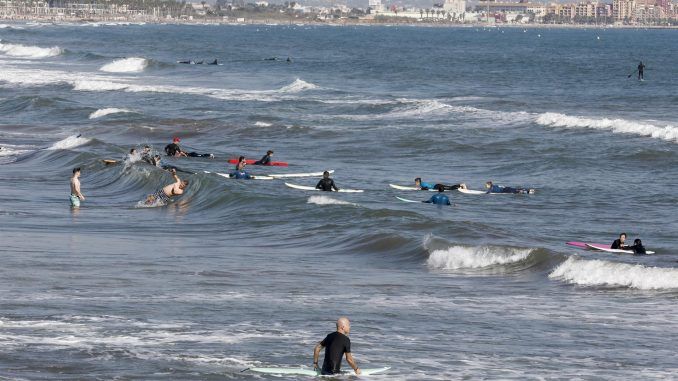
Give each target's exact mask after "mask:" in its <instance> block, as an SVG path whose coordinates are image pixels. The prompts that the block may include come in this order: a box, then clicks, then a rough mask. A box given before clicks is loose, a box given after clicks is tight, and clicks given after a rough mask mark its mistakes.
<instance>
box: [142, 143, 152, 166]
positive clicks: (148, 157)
mask: <svg viewBox="0 0 678 381" xmlns="http://www.w3.org/2000/svg"><path fill="white" fill-rule="evenodd" d="M141 160H143V161H145V162H146V163H148V164H151V165H155V163H154V162H153V156H152V154H151V146H149V145H145V146H144V149H143V150H142V151H141Z"/></svg>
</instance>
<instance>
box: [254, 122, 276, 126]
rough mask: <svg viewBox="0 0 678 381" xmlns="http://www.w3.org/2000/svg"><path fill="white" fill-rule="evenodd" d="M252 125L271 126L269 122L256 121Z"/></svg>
mask: <svg viewBox="0 0 678 381" xmlns="http://www.w3.org/2000/svg"><path fill="white" fill-rule="evenodd" d="M254 125H255V126H257V127H271V126H272V124H271V123H266V122H256V123H254Z"/></svg>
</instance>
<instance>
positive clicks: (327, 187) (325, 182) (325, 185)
mask: <svg viewBox="0 0 678 381" xmlns="http://www.w3.org/2000/svg"><path fill="white" fill-rule="evenodd" d="M315 189H320V190H321V191H324V192H332V190H335V191H336V192H339V188H337V186H336V185H335V184H334V180H332V179H331V178H330V173H329V172H327V171H325V172H323V178H322V179H320V181H318V184H317V185H316V186H315Z"/></svg>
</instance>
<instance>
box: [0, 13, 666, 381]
mask: <svg viewBox="0 0 678 381" xmlns="http://www.w3.org/2000/svg"><path fill="white" fill-rule="evenodd" d="M0 39H1V41H0V146H2V147H3V148H2V150H0V181H1V183H2V186H1V190H2V191H1V192H0V200H1V201H0V239H1V241H2V242H1V243H2V244H1V245H0V348H1V350H0V378H3V379H12V380H14V379H16V380H42V379H59V380H76V379H78V380H79V379H100V380H111V379H125V380H132V379H133V380H167V379H175V380H211V379H214V380H217V379H219V380H221V379H238V380H240V379H242V380H260V379H280V378H279V377H273V376H262V375H256V374H252V373H250V372H242V373H241V371H242V370H243V369H245V368H248V367H252V366H285V367H294V366H310V365H311V362H312V351H313V346H314V344H315V343H316V342H317V341H318V340H320V339H322V338H323V337H324V335H325V334H327V333H328V332H330V331H332V330H333V328H334V327H333V321H334V320H335V319H336V318H337V317H338V316H341V315H346V316H348V317H349V318H350V319H351V321H352V332H351V338H352V341H353V352H354V356H355V358H356V360H357V362H358V364H359V365H360V366H361V367H363V368H366V367H380V366H391V367H392V369H391V370H390V371H389V372H388V373H387V374H385V375H382V376H375V377H374V379H383V380H451V379H492V380H495V379H502V380H506V379H513V380H531V379H582V380H620V379H628V380H631V379H633V380H641V379H642V380H650V379H663V380H666V379H676V377H677V376H676V374H678V362H677V361H676V357H675V352H676V349H678V346H677V344H676V343H677V342H678V320H677V319H676V314H677V313H678V306H677V302H678V255H677V254H678V251H677V250H676V247H678V238H677V237H676V231H677V230H678V224H677V223H676V213H675V212H676V205H677V202H678V196H676V193H675V188H676V178H677V177H678V169H677V168H678V153H677V150H676V148H677V147H678V111H677V110H678V107H676V106H678V96H677V95H676V92H675V89H676V88H677V86H678V66H676V65H675V63H676V61H677V60H678V53H677V52H678V38H676V31H673V30H641V29H637V30H611V29H586V30H585V29H578V30H559V29H553V30H551V29H529V30H523V29H518V28H515V29H506V28H492V29H483V28H417V27H323V26H298V25H268V26H206V25H205V26H201V25H192V26H173V25H127V24H125V25H123V24H117V25H116V24H111V25H107V24H83V25H72V24H69V25H52V24H36V23H28V24H3V25H2V28H0ZM273 57H277V58H278V59H277V60H267V58H273ZM287 57H290V58H291V62H287V61H286V59H287ZM189 59H192V60H196V61H200V60H204V61H205V62H208V61H212V60H213V59H218V61H219V62H220V63H221V64H222V65H219V66H208V65H182V64H177V63H176V61H179V60H189ZM639 60H643V62H645V64H646V65H647V69H646V72H645V74H646V80H645V81H644V82H639V81H637V80H636V79H635V77H633V76H632V78H627V76H628V75H629V74H632V73H633V70H634V69H635V66H636V65H637V62H638V61H639ZM173 136H179V137H181V139H182V145H184V146H185V147H187V148H190V149H191V150H195V151H199V152H209V153H213V154H214V155H215V158H214V159H208V158H204V159H203V158H195V159H173V158H164V159H163V160H164V162H166V163H167V164H171V165H175V166H177V167H179V168H181V169H183V170H186V171H190V172H194V173H195V174H192V175H184V174H183V173H182V174H181V176H182V177H184V176H185V177H186V178H187V179H189V180H190V182H191V184H190V186H189V187H188V189H187V194H186V195H185V196H183V197H181V198H177V199H176V200H175V201H174V202H172V203H171V204H169V205H168V206H164V207H155V208H145V207H139V206H138V203H139V201H141V200H143V199H144V198H145V197H146V195H147V194H149V193H151V192H153V191H155V190H156V189H157V188H158V187H160V186H162V185H164V184H167V183H169V182H170V180H171V178H170V176H169V175H168V174H167V173H166V172H164V171H162V170H160V169H157V168H154V167H151V166H148V165H145V164H143V163H140V162H134V161H133V160H123V159H125V155H126V153H127V151H129V149H130V148H132V147H137V148H139V146H140V145H143V144H150V145H152V146H153V148H154V149H155V150H157V151H161V150H162V148H163V147H164V146H165V145H166V144H167V143H169V142H170V140H171V138H172V137H173ZM268 149H273V150H275V155H274V159H276V160H284V161H287V162H289V163H290V166H289V168H278V167H274V168H257V167H252V168H250V170H251V172H252V173H254V174H270V173H290V172H308V171H314V172H315V171H321V170H325V169H334V170H335V171H336V172H335V173H334V175H333V177H334V179H335V181H336V182H337V184H338V186H339V187H342V188H354V189H364V190H365V192H364V193H332V194H318V193H313V192H304V191H299V190H295V189H291V188H288V187H286V186H285V185H284V181H282V180H271V181H263V180H262V181H256V180H253V181H236V180H229V179H225V178H222V177H220V176H216V175H214V174H213V173H204V171H209V172H228V171H229V170H230V169H231V167H232V166H231V165H228V164H226V161H227V160H228V159H229V158H233V157H237V156H239V155H245V156H248V157H252V158H258V157H260V156H261V155H262V154H263V153H264V152H265V151H266V150H268ZM101 159H118V160H121V163H120V164H118V165H112V166H105V165H104V164H103V163H102V161H101ZM76 166H80V167H82V168H83V174H82V178H81V181H82V189H83V193H84V194H85V196H86V197H87V199H86V200H85V201H84V202H83V204H82V207H81V208H80V209H79V210H71V209H70V208H69V206H68V193H69V190H68V178H69V175H70V172H71V169H72V168H73V167H76ZM415 177H422V178H424V179H425V180H430V181H433V182H449V183H458V182H464V183H466V184H467V185H468V186H469V188H472V189H482V186H483V184H484V182H485V181H487V180H493V181H495V182H496V183H500V184H503V185H511V186H527V187H533V188H536V189H537V193H536V194H535V195H530V196H525V195H517V196H513V195H508V196H483V195H481V196H476V195H465V194H461V193H458V192H453V193H450V194H449V196H450V197H451V199H452V201H453V203H454V204H455V205H454V206H453V207H448V208H438V207H435V206H431V205H428V204H416V203H403V202H400V201H399V200H397V199H396V198H395V196H401V197H406V198H410V199H415V200H424V199H426V198H428V197H429V196H430V194H429V193H428V192H407V191H397V190H395V189H391V188H390V187H389V186H388V184H390V183H392V184H400V185H409V184H412V181H413V179H414V178H415ZM285 181H288V182H291V183H294V184H300V185H313V184H314V183H315V181H317V179H308V178H302V179H289V180H285ZM621 231H625V232H627V233H628V234H629V238H631V239H633V238H636V237H640V238H642V239H643V242H644V244H645V246H646V247H648V249H651V250H654V251H656V252H657V254H656V255H653V256H630V255H622V256H618V255H608V254H603V253H593V252H588V251H582V250H578V249H576V248H572V247H568V246H566V245H565V244H564V242H566V241H570V240H579V241H588V242H602V243H607V242H611V241H612V240H613V239H614V238H616V235H617V234H618V233H619V232H621Z"/></svg>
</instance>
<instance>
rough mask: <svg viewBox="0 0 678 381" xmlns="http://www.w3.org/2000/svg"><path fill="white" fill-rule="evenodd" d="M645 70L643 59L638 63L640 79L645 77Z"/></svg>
mask: <svg viewBox="0 0 678 381" xmlns="http://www.w3.org/2000/svg"><path fill="white" fill-rule="evenodd" d="M644 70H645V65H643V61H640V63H639V64H638V80H639V81H642V80H643V79H644V77H643V71H644Z"/></svg>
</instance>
